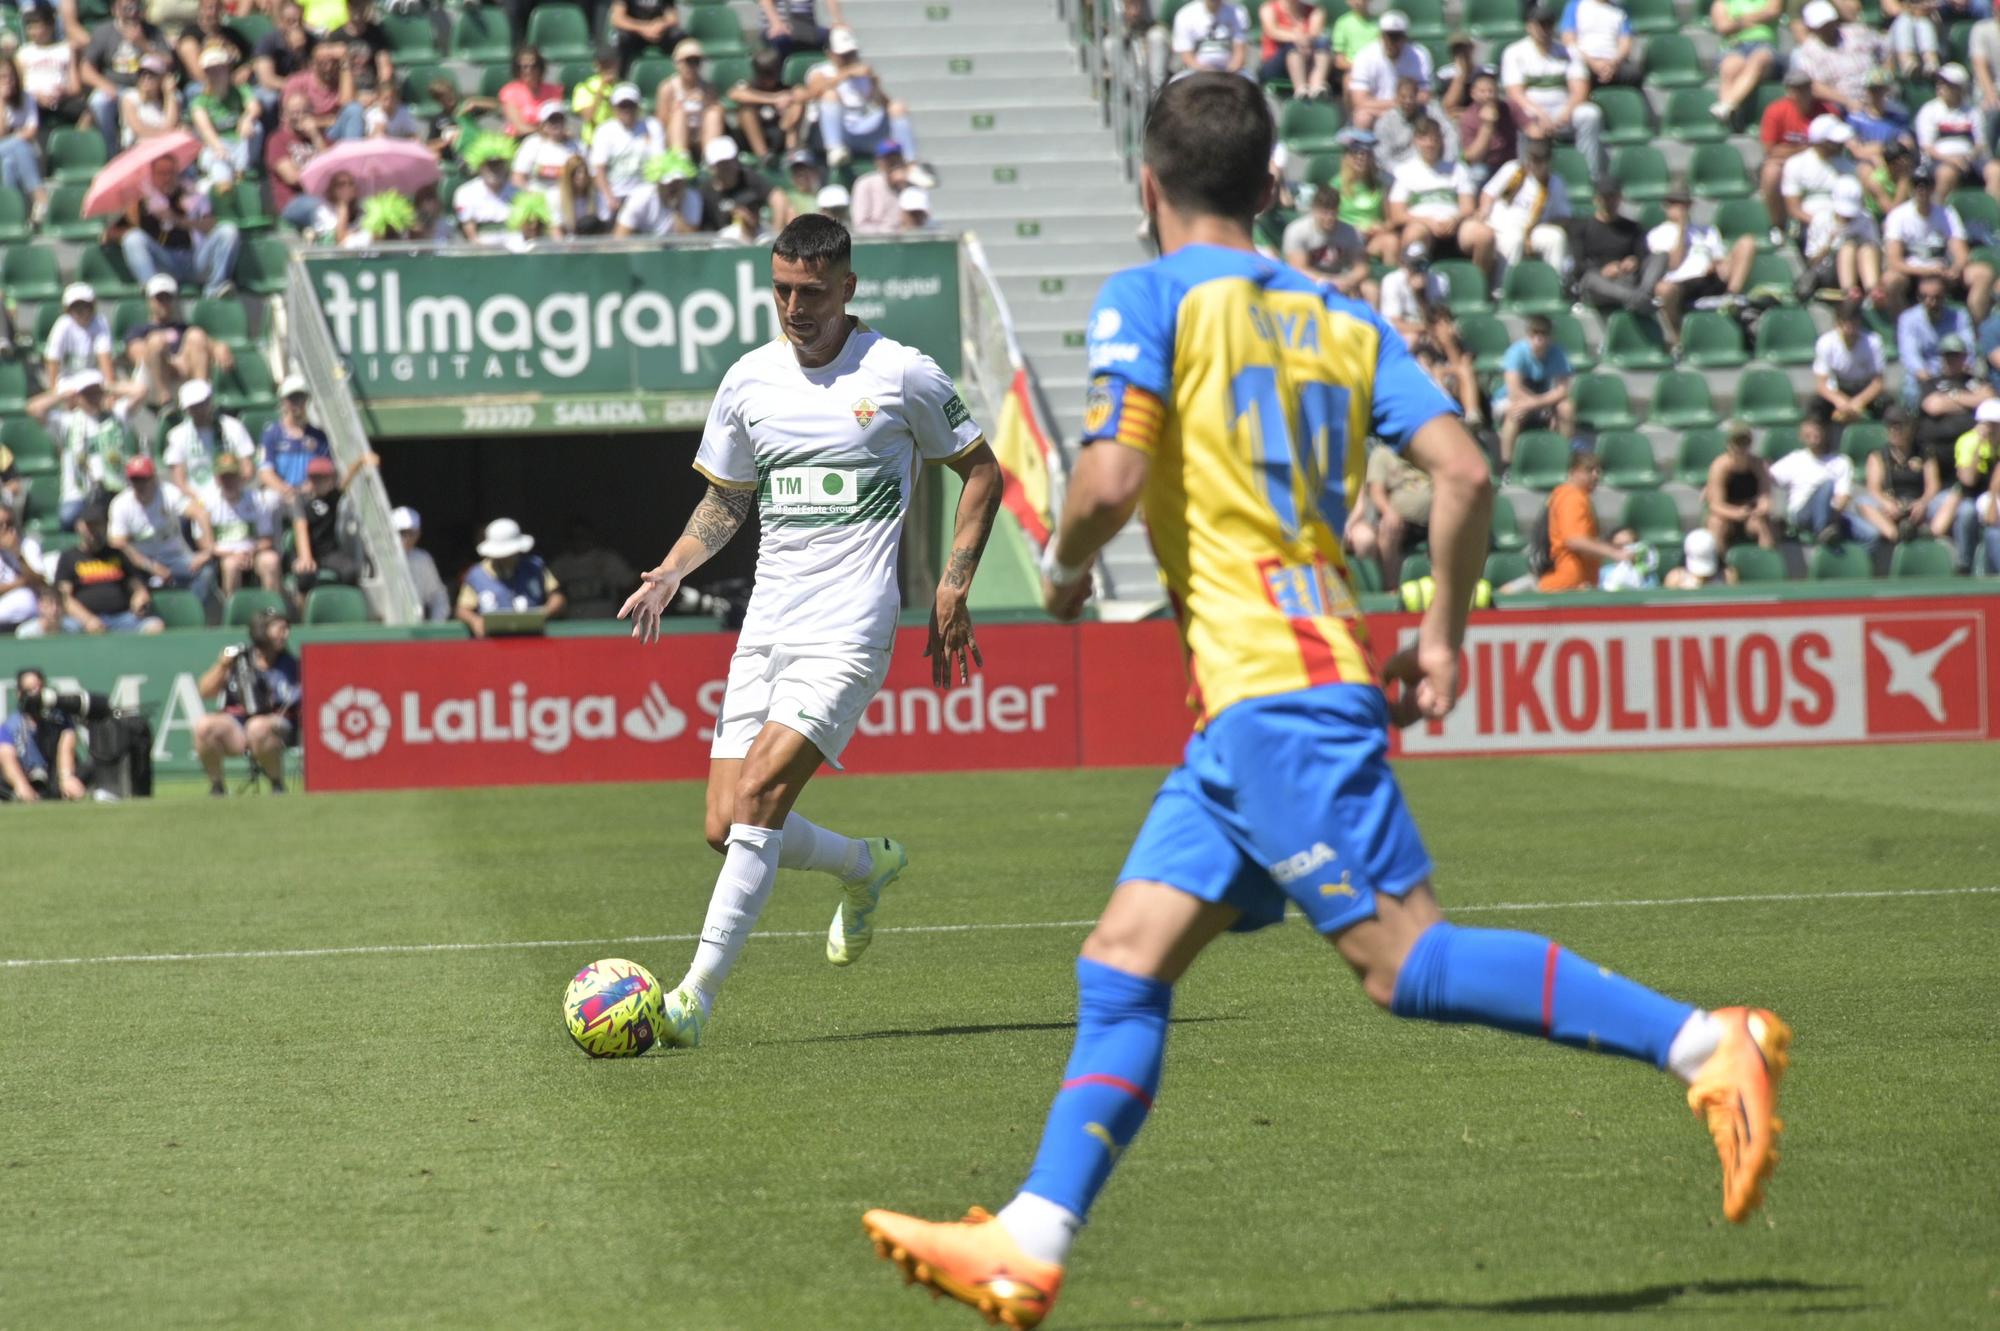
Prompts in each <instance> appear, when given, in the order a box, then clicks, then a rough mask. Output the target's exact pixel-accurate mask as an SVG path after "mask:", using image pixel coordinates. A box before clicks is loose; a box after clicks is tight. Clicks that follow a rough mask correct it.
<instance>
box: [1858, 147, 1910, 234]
mask: <svg viewBox="0 0 2000 1331" xmlns="http://www.w3.org/2000/svg"><path fill="white" fill-rule="evenodd" d="M1859 165H1860V168H1861V169H1860V172H1859V173H1858V177H1857V178H1858V179H1859V180H1860V181H1861V189H1862V191H1863V192H1864V193H1865V194H1866V195H1867V196H1868V215H1869V216H1871V217H1873V218H1874V219H1875V220H1876V221H1877V222H1878V223H1879V222H1881V221H1882V220H1883V219H1884V218H1886V217H1887V216H1888V215H1889V214H1890V213H1892V212H1894V211H1895V210H1896V209H1897V208H1900V207H1901V206H1902V205H1903V204H1905V203H1908V202H1909V200H1910V195H1911V192H1912V191H1911V186H1910V177H1911V176H1913V175H1915V174H1916V169H1917V153H1916V150H1915V149H1914V148H1912V147H1911V146H1910V145H1909V144H1908V143H1905V142H1904V141H1903V140H1901V139H1891V140H1890V141H1889V142H1887V143H1885V144H1883V145H1882V160H1881V161H1879V162H1862V163H1860V164H1859Z"/></svg>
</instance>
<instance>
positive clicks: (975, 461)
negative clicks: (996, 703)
mask: <svg viewBox="0 0 2000 1331" xmlns="http://www.w3.org/2000/svg"><path fill="white" fill-rule="evenodd" d="M949 465H950V467H951V469H952V470H953V471H955V472H957V473H958V475H959V479H961V480H963V481H964V482H965V488H964V490H962V491H961V492H960V493H959V496H958V518H957V523H956V525H955V527H954V529H953V531H952V536H951V554H950V555H949V556H948V557H947V558H946V560H945V566H944V575H943V576H942V577H940V578H939V579H938V589H937V601H936V604H934V605H933V606H932V607H931V632H930V641H929V643H928V644H927V645H926V646H925V648H924V655H925V656H927V657H929V658H930V661H931V682H932V683H933V684H935V685H936V686H937V687H939V688H949V687H950V686H951V684H952V677H953V675H956V676H957V677H958V682H959V683H965V682H967V681H969V680H970V679H971V678H972V667H973V666H974V665H975V664H976V665H984V664H985V660H984V659H983V658H982V657H981V656H980V655H979V644H978V642H976V641H975V640H974V638H973V636H972V612H971V611H970V610H969V609H968V608H967V607H966V597H967V596H968V595H969V594H970V593H971V591H972V578H973V575H974V574H975V573H977V572H978V571H979V557H980V555H982V554H984V553H985V551H986V538H987V537H989V536H991V535H992V534H993V519H994V517H995V516H996V515H998V513H999V512H1000V486H1001V477H1000V462H999V459H997V458H995V457H994V456H993V450H992V449H991V448H989V447H988V446H987V444H986V441H985V440H983V439H982V440H980V441H979V442H977V443H975V444H974V445H973V446H972V447H971V448H969V449H967V450H966V451H965V452H964V453H962V454H960V455H959V456H958V457H955V458H953V459H952V460H951V462H950V464H949Z"/></svg>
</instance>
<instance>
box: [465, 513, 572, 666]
mask: <svg viewBox="0 0 2000 1331" xmlns="http://www.w3.org/2000/svg"><path fill="white" fill-rule="evenodd" d="M534 548H535V538H534V537H532V536H529V535H527V534H526V533H525V532H523V531H522V530H521V524H520V523H518V522H516V521H514V520H513V519H512V518H495V519H494V520H493V521H491V522H489V523H487V524H486V536H485V539H484V540H482V541H480V543H479V546H478V551H479V562H478V563H477V564H474V565H473V566H472V567H471V568H470V569H468V570H467V571H466V574H465V581H464V582H462V583H461V584H459V588H458V604H457V610H456V614H457V618H458V619H459V620H460V621H461V622H463V623H464V625H465V626H466V628H468V629H470V630H471V631H472V636H473V637H475V638H483V637H485V636H486V616H488V615H491V614H496V613H499V614H516V613H521V612H525V611H540V612H541V613H542V614H543V615H544V616H545V617H547V618H550V619H554V618H557V617H559V616H560V615H561V614H562V613H563V610H564V608H565V606H566V605H567V599H566V598H565V596H564V594H563V588H562V584H561V583H560V582H558V581H557V580H556V575H555V574H553V573H551V572H550V571H549V567H548V565H547V564H544V563H543V562H542V560H541V557H540V556H539V555H536V554H534V553H533V551H534Z"/></svg>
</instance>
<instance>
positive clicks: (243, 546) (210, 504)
mask: <svg viewBox="0 0 2000 1331" xmlns="http://www.w3.org/2000/svg"><path fill="white" fill-rule="evenodd" d="M201 503H202V507H203V508H206V509H207V510H208V520H209V522H210V523H211V524H213V526H214V527H215V549H216V552H217V553H218V554H225V555H229V554H241V553H245V552H248V551H251V550H255V549H256V548H257V543H258V542H259V541H276V540H277V539H278V512H277V508H276V506H275V505H273V504H272V502H271V501H270V499H269V498H267V497H266V496H265V494H264V492H263V491H262V490H260V489H258V488H257V487H256V486H254V485H243V486H239V487H237V490H236V498H234V499H231V498H230V497H229V496H228V495H226V494H224V493H223V492H222V487H221V486H220V485H211V486H210V487H209V490H208V492H207V493H206V494H204V495H203V496H202V501H201Z"/></svg>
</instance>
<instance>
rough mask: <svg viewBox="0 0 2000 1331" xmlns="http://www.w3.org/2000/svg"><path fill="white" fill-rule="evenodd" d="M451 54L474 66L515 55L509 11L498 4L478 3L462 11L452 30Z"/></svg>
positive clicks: (510, 58)
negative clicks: (508, 19)
mask: <svg viewBox="0 0 2000 1331" xmlns="http://www.w3.org/2000/svg"><path fill="white" fill-rule="evenodd" d="M451 53H452V55H454V56H456V57H457V58H458V59H460V60H469V61H471V62H472V63H473V64H475V65H484V64H489V63H491V62H493V61H496V60H512V59H513V58H514V26H513V24H511V23H509V22H508V21H507V11H506V10H505V9H503V8H501V7H500V6H498V5H479V6H477V7H467V8H464V9H461V10H459V12H458V22H457V23H455V24H453V25H452V29H451Z"/></svg>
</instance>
